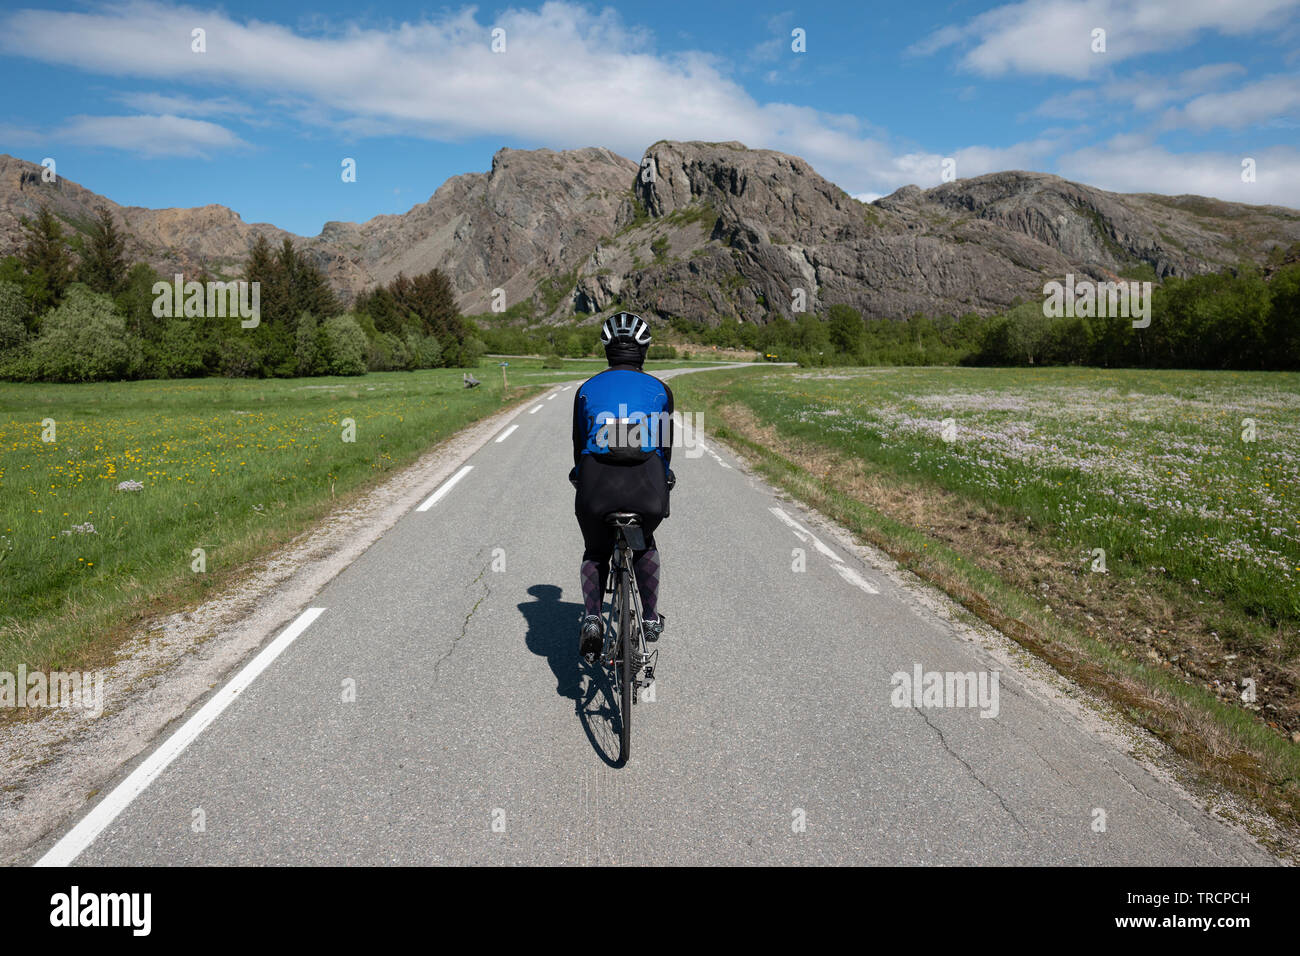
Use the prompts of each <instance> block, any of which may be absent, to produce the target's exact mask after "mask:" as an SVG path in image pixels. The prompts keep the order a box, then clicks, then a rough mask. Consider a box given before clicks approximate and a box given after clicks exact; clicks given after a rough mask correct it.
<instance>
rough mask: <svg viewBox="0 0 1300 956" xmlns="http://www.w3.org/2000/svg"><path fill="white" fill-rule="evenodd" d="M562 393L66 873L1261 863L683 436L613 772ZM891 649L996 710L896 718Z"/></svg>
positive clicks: (1102, 738)
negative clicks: (585, 655) (965, 684)
mask: <svg viewBox="0 0 1300 956" xmlns="http://www.w3.org/2000/svg"><path fill="white" fill-rule="evenodd" d="M549 394H550V393H548V395H549ZM572 396H573V392H572V388H571V387H570V388H569V389H568V390H566V391H562V392H558V394H557V395H556V397H554V398H548V397H547V395H543V396H542V397H541V398H540V399H539V401H538V402H537V403H534V404H529V405H526V406H524V407H523V408H522V409H521V411H520V412H519V414H518V415H517V416H516V417H515V418H514V419H513V420H512V421H513V423H514V424H516V425H518V428H517V429H516V430H515V431H514V432H513V433H511V434H510V435H509V437H508V438H506V439H505V440H503V441H500V442H497V441H490V442H488V443H487V444H486V445H484V446H483V447H482V448H481V449H479V450H478V451H477V452H475V453H474V454H473V455H472V456H471V457H470V458H469V459H467V463H468V464H469V465H472V466H473V470H472V471H470V472H468V473H467V474H466V475H465V476H464V477H463V479H462V480H460V481H459V482H458V483H457V484H456V485H455V486H454V487H452V488H451V489H450V490H449V491H448V493H447V494H445V495H444V496H443V497H442V498H441V499H439V500H438V502H437V503H436V504H435V505H433V506H432V507H431V508H429V510H427V511H424V512H418V511H415V510H412V511H411V512H409V513H408V514H407V515H406V516H405V517H404V518H402V520H400V521H399V522H398V523H397V524H396V525H395V526H394V527H393V528H392V529H391V530H390V531H389V532H388V533H387V534H385V535H384V536H383V537H382V538H381V539H379V540H378V541H377V542H376V543H375V544H374V545H373V546H372V547H370V548H369V550H367V551H366V552H365V553H364V554H363V555H362V556H361V557H360V558H359V559H357V560H356V561H355V562H354V563H353V564H352V565H351V566H350V567H348V568H347V570H346V571H344V572H343V573H342V574H340V575H339V576H338V577H337V578H335V579H334V580H333V581H332V582H331V583H330V584H328V585H327V586H326V587H324V588H323V589H322V590H321V591H320V593H319V594H318V595H317V596H316V597H315V598H314V599H313V600H312V601H311V602H310V606H312V607H321V608H324V609H325V610H324V612H323V613H321V614H320V616H319V617H318V618H316V619H315V620H314V621H313V622H312V623H311V624H310V626H309V627H307V629H306V630H305V631H304V632H303V633H302V635H301V636H300V637H298V638H297V640H296V641H295V642H294V643H292V644H290V645H289V646H288V647H287V649H285V650H284V651H283V652H282V653H281V654H280V656H279V657H278V658H276V659H275V660H274V662H273V663H272V664H271V665H270V666H269V667H268V668H267V669H266V670H265V671H264V672H262V673H261V674H260V676H258V677H257V679H256V680H255V681H254V682H253V683H252V685H251V686H249V687H248V688H247V689H246V690H244V691H243V692H242V693H241V694H239V696H238V697H236V698H235V699H234V700H233V702H232V703H231V704H230V705H229V706H228V707H227V709H226V710H225V711H224V712H222V713H221V715H220V716H219V717H217V719H216V720H215V721H214V722H213V723H212V724H211V725H210V726H208V727H207V728H206V729H205V730H204V731H203V732H202V733H201V734H200V735H199V736H198V737H197V739H195V740H194V741H193V742H192V743H190V744H189V745H188V746H187V747H186V748H185V749H184V750H183V751H181V752H180V753H179V755H178V756H177V757H176V758H175V759H174V760H173V761H172V762H171V763H170V764H168V765H167V766H166V768H165V769H164V770H163V771H162V772H161V773H160V774H159V775H158V776H157V777H156V778H155V779H153V780H152V782H151V783H149V785H148V786H147V788H146V789H144V791H143V792H141V793H139V795H138V796H136V797H135V798H134V800H132V801H131V802H130V803H129V804H128V805H127V806H126V807H125V809H124V810H122V812H121V813H120V814H118V815H117V816H116V817H115V818H114V819H112V821H111V823H109V824H108V825H107V827H105V828H104V829H103V830H102V832H100V833H99V834H98V836H97V837H96V838H95V839H94V840H93V842H91V843H90V844H89V846H88V847H87V848H86V849H85V850H84V852H82V853H81V854H80V856H79V857H78V858H77V859H76V862H77V863H78V864H98V865H120V864H290V863H292V864H386V863H400V864H440V863H456V864H518V863H540V864H554V863H571V864H611V863H612V864H618V863H665V864H666V863H682V864H689V863H774V864H872V863H880V864H893V863H902V864H993V865H996V864H1079V865H1109V864H1157V865H1202V864H1253V863H1269V862H1272V857H1271V856H1270V855H1269V854H1268V853H1266V852H1265V851H1264V850H1263V849H1261V848H1260V847H1259V846H1258V845H1257V844H1256V843H1255V842H1254V841H1252V840H1251V839H1250V838H1248V837H1247V836H1245V835H1244V834H1243V833H1242V832H1240V831H1239V830H1237V829H1234V828H1231V827H1229V826H1228V825H1226V824H1224V823H1223V822H1221V821H1220V820H1219V819H1217V818H1216V817H1214V816H1212V815H1210V814H1209V813H1207V812H1206V811H1205V810H1204V809H1203V808H1202V806H1201V805H1200V804H1199V803H1198V802H1197V801H1196V800H1194V799H1192V798H1191V797H1189V796H1188V794H1187V793H1185V792H1184V791H1183V790H1182V789H1181V788H1180V787H1178V786H1177V785H1175V784H1172V783H1170V782H1169V781H1168V780H1167V779H1166V778H1165V777H1164V776H1163V775H1161V774H1159V773H1156V772H1154V771H1153V770H1151V769H1150V768H1149V767H1148V766H1147V765H1146V764H1144V763H1143V762H1140V761H1138V760H1136V759H1134V758H1133V757H1131V756H1129V755H1128V754H1127V753H1126V752H1125V751H1124V750H1123V749H1122V748H1121V747H1120V746H1118V745H1117V743H1116V740H1115V735H1114V734H1111V733H1109V732H1107V731H1106V730H1105V728H1104V727H1102V726H1101V725H1102V724H1103V723H1104V722H1103V721H1102V720H1101V719H1100V718H1097V717H1095V716H1090V712H1089V711H1088V710H1087V709H1086V708H1083V707H1081V706H1078V705H1072V704H1067V703H1064V702H1062V700H1061V699H1060V698H1061V695H1060V694H1059V693H1057V694H1055V695H1054V694H1053V693H1051V692H1049V691H1048V690H1047V689H1045V686H1044V682H1043V681H1042V680H1041V679H1040V678H1039V677H1036V676H1034V675H1033V673H1031V672H1030V671H1028V670H1025V669H1023V668H1022V667H1020V666H1019V665H1016V664H1014V663H1011V662H1010V661H1011V659H1010V658H999V657H997V656H995V655H994V654H993V653H991V652H990V651H989V649H988V648H987V647H985V646H982V645H981V644H980V643H979V642H977V641H974V640H971V639H968V638H966V637H963V635H962V634H961V633H959V632H958V630H957V629H956V628H955V627H954V626H953V624H952V623H950V622H949V621H948V620H946V619H945V618H944V617H943V616H942V615H940V614H938V613H936V612H935V611H934V610H932V609H931V607H930V605H927V604H926V603H925V602H923V601H921V600H919V599H918V597H917V595H916V594H915V593H914V592H913V591H912V590H911V589H910V588H909V587H905V586H903V585H902V584H900V583H899V582H898V580H897V579H896V578H894V577H893V576H891V575H889V574H887V573H886V572H885V570H883V569H882V568H878V567H873V566H872V565H871V564H870V563H868V562H865V561H864V560H863V559H862V558H860V557H859V556H858V555H857V554H855V553H854V552H853V551H852V550H850V549H848V548H846V547H845V545H844V544H843V542H841V541H838V540H835V539H833V538H831V537H829V536H828V535H827V532H825V531H823V530H818V528H819V527H821V526H820V525H818V524H816V523H815V521H814V518H813V516H810V515H808V513H807V512H805V511H804V510H803V509H801V508H799V507H798V506H796V505H794V504H792V503H791V502H789V501H788V500H785V499H784V498H782V497H781V496H779V495H777V494H776V493H775V492H774V491H773V490H772V489H771V488H769V487H768V486H767V485H765V484H763V483H762V482H760V481H758V480H757V479H755V478H754V477H752V476H751V475H749V474H748V472H747V471H746V470H745V469H744V468H743V467H742V466H741V465H740V463H739V462H737V461H736V459H735V458H734V457H733V456H732V455H730V454H729V453H728V452H726V451H725V450H724V449H722V448H721V447H720V446H715V445H713V444H712V443H711V442H710V443H709V454H703V455H700V456H698V457H688V456H687V454H686V453H685V452H684V450H682V449H678V450H677V452H676V453H675V456H674V461H673V466H674V470H675V471H676V472H677V474H678V476H679V482H678V486H677V490H676V491H675V492H674V495H673V514H672V517H671V518H670V519H669V520H668V521H666V522H665V523H664V525H663V526H662V527H661V528H660V530H659V531H658V532H657V538H658V540H659V543H660V548H661V552H662V559H663V584H662V595H663V596H662V601H661V606H662V607H663V609H664V610H665V612H666V613H667V616H668V626H667V629H666V631H665V635H664V639H663V642H662V643H661V645H660V647H661V653H660V660H659V667H658V676H659V681H658V683H657V684H656V686H655V689H654V696H653V699H650V700H646V701H644V702H642V703H640V704H638V705H637V712H636V717H635V722H634V742H633V757H632V761H631V762H630V763H629V764H628V765H627V766H626V767H617V766H614V765H613V758H614V756H615V755H616V754H617V739H616V736H615V725H614V723H613V722H612V721H611V719H610V718H611V711H610V705H609V702H608V696H607V695H608V694H609V691H610V688H609V686H608V684H607V683H606V682H605V680H604V678H603V676H602V675H601V674H599V673H594V672H591V671H589V670H587V669H586V668H585V667H584V666H583V665H581V664H580V662H579V660H578V658H577V655H576V644H577V621H578V616H579V610H580V606H581V595H580V592H579V589H578V562H579V556H580V552H581V538H580V535H579V534H578V529H577V525H576V522H575V521H574V519H573V514H572V490H571V488H570V486H569V484H568V482H567V481H566V480H565V479H566V474H567V472H568V469H569V466H570V464H571V452H570V448H569V422H570V412H571V402H572ZM537 405H540V406H541V407H540V409H538V410H537V411H533V409H534V408H535V407H536V406H537ZM706 424H707V423H706ZM434 490H435V489H434V488H430V489H429V493H430V494H432V493H433V491H434ZM773 508H776V509H779V510H780V511H781V512H783V513H784V515H785V516H786V518H788V519H792V520H793V522H794V524H791V523H790V522H789V521H787V520H785V519H784V518H782V519H781V520H778V518H779V517H780V516H779V515H776V514H774V512H773V510H772V509H773ZM800 528H802V529H803V532H802V533H799V529H800ZM814 535H816V536H817V537H816V541H815V544H816V546H810V545H813V544H814V540H813V537H812V536H814ZM796 549H798V550H801V551H802V552H803V558H802V560H803V562H804V563H805V567H804V569H803V570H796V568H797V567H798V566H799V563H800V560H801V559H800V557H799V554H798V552H797V550H796ZM863 585H867V586H866V587H864V586H863ZM873 591H874V592H876V593H872V592H873ZM916 664H920V665H921V666H922V668H923V669H924V670H925V671H937V672H955V673H969V672H981V671H990V670H997V671H998V672H999V673H1000V685H999V694H1000V696H999V706H998V713H997V716H996V717H991V718H985V717H981V716H980V711H979V709H978V708H974V707H957V706H951V707H930V706H926V707H916V706H906V705H904V706H895V705H894V702H893V701H892V694H891V691H892V690H893V675H896V674H899V673H903V674H910V673H911V672H912V671H913V667H914V665H916ZM349 682H354V685H350V684H349ZM348 686H355V701H350V700H348V695H347V694H346V693H345V690H346V689H347V687H348ZM159 742H161V740H160V741H159ZM200 810H201V811H202V812H201V814H199V813H197V812H196V811H200ZM1099 812H1100V813H1101V814H1104V820H1105V828H1104V830H1098V829H1097V822H1098V820H1099V819H1101V817H1099ZM200 818H201V819H202V822H203V826H202V827H199V826H197V824H196V822H195V821H196V820H197V819H200ZM46 846H47V847H48V843H47V844H46Z"/></svg>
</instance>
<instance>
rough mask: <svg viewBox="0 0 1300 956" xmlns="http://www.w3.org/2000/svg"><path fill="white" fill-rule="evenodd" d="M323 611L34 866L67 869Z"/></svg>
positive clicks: (267, 653)
mask: <svg viewBox="0 0 1300 956" xmlns="http://www.w3.org/2000/svg"><path fill="white" fill-rule="evenodd" d="M324 611H325V609H324V608H323V607H309V608H307V610H305V611H303V612H302V613H301V614H299V615H298V619H297V620H295V621H294V622H293V623H292V624H290V625H289V626H288V627H287V628H285V629H284V631H283V632H282V633H281V634H280V636H279V637H277V638H276V639H275V640H273V641H272V642H271V643H270V644H268V645H266V647H265V648H263V649H262V651H261V653H259V654H258V655H257V656H256V657H254V658H253V659H252V660H251V661H249V662H248V663H247V664H246V665H245V666H244V669H243V670H241V671H240V672H239V673H238V674H236V675H235V676H234V678H232V679H231V681H230V683H228V684H226V686H225V687H223V688H221V690H219V691H217V692H216V693H215V694H213V695H212V697H211V699H210V700H209V701H208V702H207V703H206V704H204V705H203V706H202V707H201V708H199V710H198V712H197V713H196V714H195V715H194V716H193V717H191V718H190V719H189V720H187V721H185V723H184V724H182V725H181V728H180V730H178V731H176V733H174V734H172V735H171V736H170V737H169V738H167V741H166V743H164V744H163V745H162V746H161V747H159V748H158V749H157V750H155V751H154V752H153V753H151V754H150V755H149V756H148V757H146V758H145V760H144V762H143V763H142V764H140V766H138V767H136V768H135V769H134V770H132V771H131V773H130V775H129V776H128V777H127V778H126V779H125V780H123V781H122V782H121V783H119V784H118V785H117V786H116V787H114V788H113V790H112V792H111V793H109V795H108V796H106V797H105V798H104V799H103V800H101V801H100V802H99V804H98V805H97V806H96V807H95V809H94V810H91V811H90V813H89V814H87V815H86V817H85V818H84V819H83V820H82V821H81V822H80V823H78V824H77V825H76V826H75V827H73V828H72V829H71V830H69V831H68V833H67V834H65V835H64V837H63V839H61V840H59V842H58V843H56V844H54V846H52V847H51V848H50V850H49V852H47V853H46V854H45V855H44V856H43V857H41V858H40V859H39V860H37V861H36V865H37V866H68V865H69V864H70V863H72V862H73V861H74V860H75V859H76V858H77V857H78V856H80V855H81V853H82V851H84V850H85V849H86V847H88V846H90V844H91V843H93V842H94V841H95V839H96V838H97V837H98V836H99V835H100V834H101V833H103V832H104V830H105V829H107V828H108V826H109V824H111V823H112V822H113V821H114V820H115V819H117V816H118V814H120V813H121V812H122V811H123V810H125V809H126V808H127V807H128V806H129V805H130V803H131V801H132V800H134V799H135V798H136V797H138V796H139V795H140V794H141V793H143V792H144V791H145V788H146V787H148V786H149V784H151V783H152V782H153V781H154V780H155V779H157V777H158V775H159V774H160V773H162V772H163V771H164V770H165V769H167V765H168V764H170V763H171V762H172V761H173V760H175V759H176V758H177V757H178V756H180V754H181V753H182V752H183V751H184V750H185V748H186V747H188V746H189V745H190V744H191V743H192V742H193V741H194V740H195V738H197V737H198V736H199V734H201V733H203V731H204V730H206V729H207V728H208V726H209V725H210V724H211V723H212V722H213V721H214V720H216V719H217V718H218V717H219V716H220V715H221V712H222V711H224V710H225V709H226V708H227V707H229V706H230V704H231V703H232V702H233V701H234V700H235V698H236V697H238V696H239V695H240V694H241V693H242V692H243V691H245V690H247V689H248V687H249V685H250V684H252V683H253V681H254V680H256V679H257V676H258V675H259V674H261V673H262V671H264V670H266V669H267V668H268V667H269V666H270V665H271V663H272V662H273V661H274V660H275V659H276V658H277V657H279V656H280V654H281V653H283V652H284V650H285V648H287V647H288V646H289V645H290V644H292V643H293V642H294V641H295V640H297V639H298V637H299V635H301V634H302V633H303V631H305V630H307V628H308V627H310V626H311V623H312V622H313V621H314V620H316V618H318V617H320V616H321V614H322V613H324Z"/></svg>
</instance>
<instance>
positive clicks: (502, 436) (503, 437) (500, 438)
mask: <svg viewBox="0 0 1300 956" xmlns="http://www.w3.org/2000/svg"><path fill="white" fill-rule="evenodd" d="M518 427H519V426H518V425H511V426H510V427H509V428H507V429H506V430H505V431H503V432H502V433H501V434H500V435H498V436H497V440H496V444H498V445H499V444H501V443H502V442H503V441H505V440H506V439H507V438H509V437H510V434H511V433H512V432H513V431H514V430H515V429H516V428H518Z"/></svg>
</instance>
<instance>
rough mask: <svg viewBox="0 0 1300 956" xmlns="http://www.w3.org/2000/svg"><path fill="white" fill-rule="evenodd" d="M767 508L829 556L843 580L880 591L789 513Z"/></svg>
mask: <svg viewBox="0 0 1300 956" xmlns="http://www.w3.org/2000/svg"><path fill="white" fill-rule="evenodd" d="M767 510H768V511H770V512H772V514H774V515H776V516H777V517H778V518H780V519H781V521H782V522H784V523H785V524H786V525H787V526H788V527H789V528H790V530H791V531H793V532H794V534H795V537H796V538H798V539H799V540H800V541H804V542H807V541H811V542H812V543H813V547H815V548H816V549H817V550H818V551H820V552H821V553H822V554H824V555H826V557H828V558H830V559H831V567H833V568H834V569H835V573H836V574H838V575H839V576H840V577H842V578H843V579H844V580H845V581H848V582H849V583H850V584H852V585H853V586H854V587H857V588H861V589H862V590H864V591H866V592H867V593H868V594H879V593H880V591H879V590H877V589H876V586H875V585H874V584H872V583H871V582H870V581H868V580H867V579H866V578H864V577H863V576H862V575H860V574H858V572H857V571H854V570H853V569H852V568H851V567H849V566H848V565H847V564H845V563H844V560H843V559H842V558H841V557H840V556H839V555H838V554H836V553H835V552H834V551H832V550H831V549H830V548H829V547H827V546H826V545H825V544H824V543H823V542H822V540H821V539H820V538H818V537H817V535H815V534H813V533H812V532H811V531H809V530H808V529H807V528H805V527H804V526H803V525H801V524H800V523H799V522H798V521H795V520H794V518H792V517H791V516H790V515H788V514H786V513H785V512H784V511H782V510H781V509H780V508H768V509H767Z"/></svg>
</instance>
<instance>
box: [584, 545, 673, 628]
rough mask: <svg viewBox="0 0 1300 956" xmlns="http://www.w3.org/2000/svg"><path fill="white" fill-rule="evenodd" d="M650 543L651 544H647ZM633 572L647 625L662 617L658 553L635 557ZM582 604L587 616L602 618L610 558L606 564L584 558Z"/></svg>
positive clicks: (650, 550)
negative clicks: (602, 604) (659, 607)
mask: <svg viewBox="0 0 1300 956" xmlns="http://www.w3.org/2000/svg"><path fill="white" fill-rule="evenodd" d="M647 543H649V542H647ZM632 570H633V571H635V572H636V586H637V588H638V590H640V592H641V613H642V615H643V616H644V617H645V619H646V620H648V621H653V620H657V619H658V617H659V610H658V606H659V549H658V548H647V549H646V550H645V551H635V552H633V553H632ZM580 577H581V579H582V603H583V604H584V605H585V606H586V611H587V613H588V614H599V613H600V604H601V600H602V598H603V596H604V594H605V581H606V579H607V578H608V577H609V557H608V556H606V557H605V558H604V559H603V560H600V559H597V558H592V557H589V556H588V555H585V554H584V555H583V558H582V570H581V572H580Z"/></svg>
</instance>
